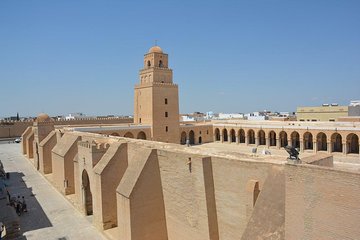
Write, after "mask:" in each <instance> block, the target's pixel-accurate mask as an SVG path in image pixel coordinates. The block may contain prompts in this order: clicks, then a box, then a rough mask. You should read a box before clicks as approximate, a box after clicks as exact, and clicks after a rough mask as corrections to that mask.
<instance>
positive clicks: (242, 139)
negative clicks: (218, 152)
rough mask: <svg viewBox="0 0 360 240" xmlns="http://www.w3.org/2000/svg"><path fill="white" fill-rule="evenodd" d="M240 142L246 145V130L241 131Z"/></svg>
mask: <svg viewBox="0 0 360 240" xmlns="http://www.w3.org/2000/svg"><path fill="white" fill-rule="evenodd" d="M239 142H240V143H245V131H244V129H240V130H239Z"/></svg>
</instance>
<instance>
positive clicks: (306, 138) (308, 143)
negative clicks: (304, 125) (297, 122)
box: [304, 132, 313, 150]
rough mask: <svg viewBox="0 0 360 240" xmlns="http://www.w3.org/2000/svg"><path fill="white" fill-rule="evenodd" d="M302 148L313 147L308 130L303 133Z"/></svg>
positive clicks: (311, 136) (311, 137)
mask: <svg viewBox="0 0 360 240" xmlns="http://www.w3.org/2000/svg"><path fill="white" fill-rule="evenodd" d="M304 149H305V150H307V149H313V135H312V134H311V133H310V132H306V133H305V134H304Z"/></svg>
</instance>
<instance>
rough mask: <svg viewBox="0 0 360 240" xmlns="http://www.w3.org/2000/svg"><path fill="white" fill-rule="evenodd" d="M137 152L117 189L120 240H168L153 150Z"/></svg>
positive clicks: (133, 155) (158, 174) (157, 166)
mask: <svg viewBox="0 0 360 240" xmlns="http://www.w3.org/2000/svg"><path fill="white" fill-rule="evenodd" d="M137 152H138V153H139V155H137V154H134V152H132V151H129V166H128V169H127V171H126V172H125V174H124V176H123V178H122V180H121V182H120V184H119V187H118V188H117V193H118V194H117V203H118V224H119V230H120V239H132V240H142V239H148V240H162V239H168V236H167V230H166V222H165V212H164V199H163V194H162V188H161V180H160V173H159V163H158V159H157V156H156V150H152V149H139V148H138V149H137ZM131 155H132V156H131ZM135 156H136V157H135Z"/></svg>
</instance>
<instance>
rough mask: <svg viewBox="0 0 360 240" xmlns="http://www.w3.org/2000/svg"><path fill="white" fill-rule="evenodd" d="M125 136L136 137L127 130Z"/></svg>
mask: <svg viewBox="0 0 360 240" xmlns="http://www.w3.org/2000/svg"><path fill="white" fill-rule="evenodd" d="M124 137H126V138H134V134H132V133H131V132H127V133H126V134H125V135H124Z"/></svg>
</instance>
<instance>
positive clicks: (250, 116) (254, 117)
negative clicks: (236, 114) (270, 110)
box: [244, 112, 269, 121]
mask: <svg viewBox="0 0 360 240" xmlns="http://www.w3.org/2000/svg"><path fill="white" fill-rule="evenodd" d="M244 118H245V119H247V120H251V121H260V120H268V119H269V117H268V116H267V115H266V113H265V112H252V113H247V114H245V115H244Z"/></svg>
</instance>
